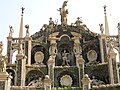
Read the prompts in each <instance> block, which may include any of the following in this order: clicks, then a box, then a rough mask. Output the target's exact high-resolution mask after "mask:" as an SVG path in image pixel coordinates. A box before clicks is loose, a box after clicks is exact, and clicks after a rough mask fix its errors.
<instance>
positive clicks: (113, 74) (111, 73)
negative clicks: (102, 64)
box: [108, 48, 119, 84]
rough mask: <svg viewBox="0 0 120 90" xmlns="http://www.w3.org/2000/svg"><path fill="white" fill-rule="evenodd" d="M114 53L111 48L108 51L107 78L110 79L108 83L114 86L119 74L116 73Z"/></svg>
mask: <svg viewBox="0 0 120 90" xmlns="http://www.w3.org/2000/svg"><path fill="white" fill-rule="evenodd" d="M116 55H117V54H116V53H115V52H114V51H113V49H112V48H111V49H110V51H109V63H108V66H109V77H110V83H111V84H116V83H118V82H119V73H118V66H117V62H116Z"/></svg>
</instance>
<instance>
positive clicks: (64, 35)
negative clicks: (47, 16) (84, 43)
mask: <svg viewBox="0 0 120 90" xmlns="http://www.w3.org/2000/svg"><path fill="white" fill-rule="evenodd" d="M63 37H67V38H68V40H71V39H70V37H69V36H68V35H67V34H63V35H61V36H60V38H59V41H60V40H61V39H62V38H63Z"/></svg>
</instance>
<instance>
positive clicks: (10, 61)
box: [7, 36, 13, 64]
mask: <svg viewBox="0 0 120 90" xmlns="http://www.w3.org/2000/svg"><path fill="white" fill-rule="evenodd" d="M12 39H13V38H12V37H11V36H8V37H7V56H8V63H10V64H12Z"/></svg>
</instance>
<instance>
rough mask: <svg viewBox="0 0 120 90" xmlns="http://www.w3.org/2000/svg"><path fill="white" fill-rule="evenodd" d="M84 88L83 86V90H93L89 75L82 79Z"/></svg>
mask: <svg viewBox="0 0 120 90" xmlns="http://www.w3.org/2000/svg"><path fill="white" fill-rule="evenodd" d="M82 84H83V85H82V86H83V90H90V89H91V80H90V78H89V77H88V75H87V74H85V75H84V76H83V78H82Z"/></svg>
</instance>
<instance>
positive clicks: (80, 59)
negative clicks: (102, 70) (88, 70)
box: [77, 56, 85, 87]
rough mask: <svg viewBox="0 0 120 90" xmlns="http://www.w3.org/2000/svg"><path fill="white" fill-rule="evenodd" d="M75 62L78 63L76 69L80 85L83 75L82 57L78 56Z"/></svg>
mask: <svg viewBox="0 0 120 90" xmlns="http://www.w3.org/2000/svg"><path fill="white" fill-rule="evenodd" d="M77 62H78V64H79V66H78V69H79V86H80V87H82V84H81V79H82V78H83V76H84V62H85V61H84V59H83V58H82V56H78V57H77Z"/></svg>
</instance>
